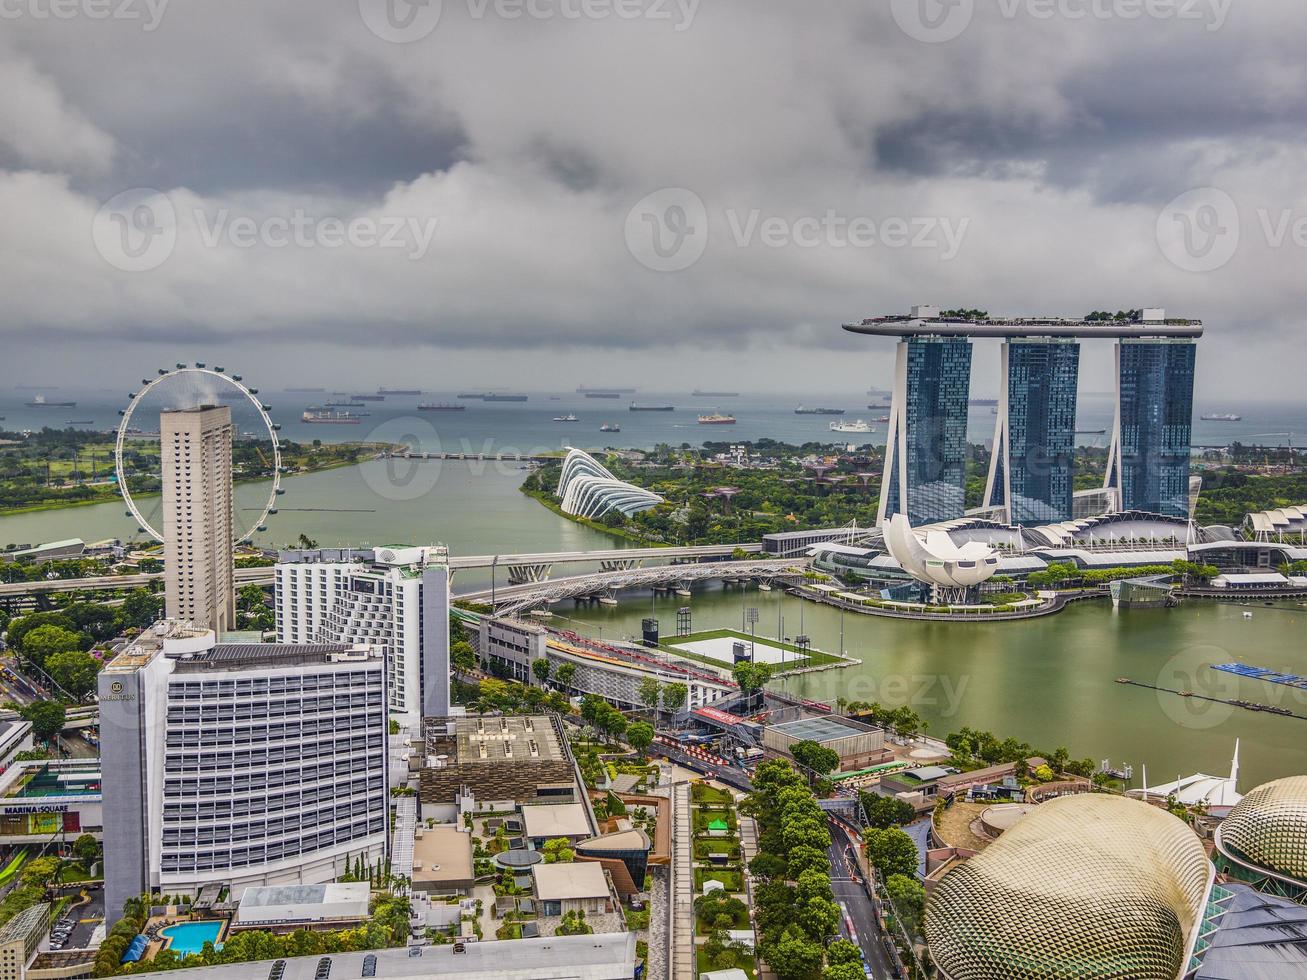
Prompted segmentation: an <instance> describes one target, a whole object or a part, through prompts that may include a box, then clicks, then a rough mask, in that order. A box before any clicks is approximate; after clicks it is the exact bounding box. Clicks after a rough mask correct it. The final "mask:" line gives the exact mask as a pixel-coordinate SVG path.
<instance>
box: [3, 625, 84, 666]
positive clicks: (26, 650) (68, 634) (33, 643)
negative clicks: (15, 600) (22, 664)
mask: <svg viewBox="0 0 1307 980" xmlns="http://www.w3.org/2000/svg"><path fill="white" fill-rule="evenodd" d="M81 649H82V636H81V634H80V633H74V632H73V631H72V630H69V629H64V628H63V627H62V626H53V625H51V626H38V627H37V628H36V629H34V630H32V631H31V632H29V633H27V634H26V635H25V636H23V638H22V640H21V645H20V646H19V648H18V652H19V653H20V654H21V655H22V657H23V659H24V660H26V661H27V662H28V663H30V664H34V665H35V666H37V667H40V668H41V669H42V670H44V669H45V664H46V661H47V660H49V659H50V657H52V656H54V655H55V654H57V653H70V652H71V651H73V650H81Z"/></svg>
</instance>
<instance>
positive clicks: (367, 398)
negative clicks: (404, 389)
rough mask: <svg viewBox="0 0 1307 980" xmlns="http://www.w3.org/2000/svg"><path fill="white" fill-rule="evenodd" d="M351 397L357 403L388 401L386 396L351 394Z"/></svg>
mask: <svg viewBox="0 0 1307 980" xmlns="http://www.w3.org/2000/svg"><path fill="white" fill-rule="evenodd" d="M349 397H350V398H352V399H354V401H356V402H384V401H385V400H386V396H385V395H358V394H351V395H350V396H349Z"/></svg>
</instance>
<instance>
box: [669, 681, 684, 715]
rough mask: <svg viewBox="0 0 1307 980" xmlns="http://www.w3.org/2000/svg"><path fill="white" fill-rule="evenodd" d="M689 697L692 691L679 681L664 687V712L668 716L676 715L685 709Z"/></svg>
mask: <svg viewBox="0 0 1307 980" xmlns="http://www.w3.org/2000/svg"><path fill="white" fill-rule="evenodd" d="M689 695H690V689H689V688H688V687H686V686H685V685H684V684H682V683H680V682H679V681H677V682H674V683H671V684H665V685H663V710H664V711H666V712H667V713H668V714H673V715H674V714H676V713H677V712H678V711H680V710H681V709H682V708H684V707H685V701H686V699H687V698H688V697H689Z"/></svg>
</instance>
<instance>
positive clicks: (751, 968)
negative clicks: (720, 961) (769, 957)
mask: <svg viewBox="0 0 1307 980" xmlns="http://www.w3.org/2000/svg"><path fill="white" fill-rule="evenodd" d="M731 967H734V968H735V969H737V970H743V971H744V972H745V975H746V976H748V978H749V980H756V978H757V976H758V964H757V962H756V961H755V960H754V958H753V957H752V956H747V955H742V954H739V953H737V954H736V956H735V962H734V963H732V964H731V966H730V967H725V968H723V967H720V966H717V965H716V964H715V963H713V962H712V960H710V959H708V954H707V953H705V952H704V951H703V947H699V948H698V949H696V950H695V952H694V968H695V972H696V973H712V972H713V971H714V970H721V969H730V968H731Z"/></svg>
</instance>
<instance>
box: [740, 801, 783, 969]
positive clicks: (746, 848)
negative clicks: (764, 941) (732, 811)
mask: <svg viewBox="0 0 1307 980" xmlns="http://www.w3.org/2000/svg"><path fill="white" fill-rule="evenodd" d="M757 853H758V824H757V823H756V822H755V821H754V819H753V817H746V816H744V815H743V814H741V815H740V856H741V857H742V858H743V859H744V867H745V869H746V870H745V874H744V890H745V895H747V896H748V898H747V900H748V903H749V915H750V917H752V915H753V877H752V876H751V875H750V874H749V873H748V870H747V869H748V867H749V862H750V861H752V860H753V859H754V857H755V856H756V855H757ZM755 940H758V941H760V940H761V937H758V936H757V935H756V934H755ZM775 976H776V974H774V973H772V972H771V970H770V968H768V966H767V964H765V963H763V962H762V958H761V957H759V958H758V977H759V978H760V980H774V978H775Z"/></svg>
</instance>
